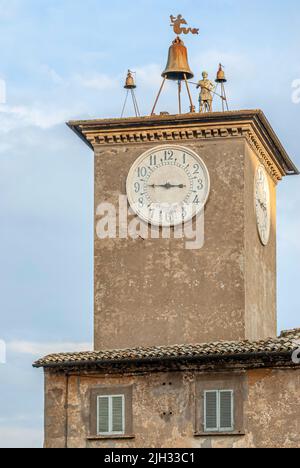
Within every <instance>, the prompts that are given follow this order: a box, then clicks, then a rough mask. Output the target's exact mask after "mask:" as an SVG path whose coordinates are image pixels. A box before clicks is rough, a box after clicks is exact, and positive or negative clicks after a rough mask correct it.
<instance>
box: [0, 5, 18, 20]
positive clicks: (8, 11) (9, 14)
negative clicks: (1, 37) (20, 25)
mask: <svg viewBox="0 0 300 468" xmlns="http://www.w3.org/2000/svg"><path fill="white" fill-rule="evenodd" d="M19 5H20V2H19V0H0V19H2V20H7V19H12V18H13V17H15V16H16V15H17V14H18V12H19Z"/></svg>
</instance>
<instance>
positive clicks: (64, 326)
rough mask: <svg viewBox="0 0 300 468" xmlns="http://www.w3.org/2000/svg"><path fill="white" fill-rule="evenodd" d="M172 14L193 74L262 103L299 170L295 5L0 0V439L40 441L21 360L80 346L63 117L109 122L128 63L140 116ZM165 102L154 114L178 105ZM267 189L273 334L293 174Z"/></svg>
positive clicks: (74, 228) (87, 268)
mask: <svg viewBox="0 0 300 468" xmlns="http://www.w3.org/2000/svg"><path fill="white" fill-rule="evenodd" d="M178 13H182V14H184V16H185V17H186V19H187V20H188V21H189V23H190V25H191V26H193V27H199V28H200V35H199V36H198V37H189V38H186V39H185V42H186V44H187V46H188V48H189V56H190V65H191V68H192V69H193V71H194V72H195V74H196V77H197V78H198V76H199V77H200V74H201V72H202V71H203V70H204V69H205V70H207V71H208V72H209V73H210V75H211V76H212V77H213V76H214V74H215V72H216V67H217V65H218V63H219V62H220V61H221V62H222V63H224V65H225V66H226V72H227V75H228V78H229V83H228V94H229V96H230V103H231V108H232V109H241V108H262V109H263V110H264V111H265V113H266V115H267V117H268V118H269V119H270V121H271V123H272V125H273V126H274V129H275V130H276V132H277V133H278V135H279V137H280V139H281V140H282V142H283V144H284V145H285V147H286V148H287V150H288V152H289V154H290V155H291V157H292V158H293V160H294V161H295V163H296V164H298V166H299V167H300V145H299V141H298V138H299V119H300V104H298V105H297V104H295V103H293V101H292V83H293V81H294V80H296V79H300V60H299V55H300V54H299V52H300V50H299V49H300V7H299V2H298V0H287V1H286V2H284V3H283V2H282V1H281V0H265V1H264V2H260V1H258V0H253V1H252V2H250V3H249V2H248V1H245V0H211V1H210V2H204V1H200V0H199V1H197V2H195V0H181V1H180V2H179V1H177V0H164V1H163V2H161V1H158V0H139V2H136V1H132V0H125V1H124V0H122V1H120V0H110V2H104V1H102V0H85V2H82V1H79V0H0V50H1V55H0V80H2V83H3V82H5V83H6V88H7V97H6V103H3V104H0V194H1V197H0V225H1V229H0V251H1V257H0V258H1V263H0V284H1V295H0V340H1V339H2V340H5V341H6V343H7V364H6V365H0V392H1V393H0V395H1V398H0V447H16V446H17V447H18V446H24V447H40V446H41V445H42V439H43V433H42V426H43V375H42V373H41V372H39V371H34V370H32V369H31V364H32V361H34V360H35V359H36V358H37V357H40V356H41V355H43V354H46V353H48V352H49V351H55V350H59V351H60V350H71V349H72V350H76V349H83V348H85V347H88V346H89V344H90V343H91V341H92V313H93V310H92V309H93V299H92V295H93V291H92V269H93V258H92V241H93V225H92V223H93V221H92V220H93V156H92V152H91V151H90V150H89V149H88V148H87V147H85V146H84V145H83V144H82V142H81V141H80V140H79V139H78V138H76V137H75V135H74V134H72V133H71V132H70V130H69V129H68V128H67V127H66V126H65V121H67V120H69V119H76V118H94V117H99V118H101V117H118V116H119V115H120V112H121V109H122V104H123V99H124V90H123V89H122V85H123V80H124V76H125V74H126V71H127V69H128V68H131V69H133V70H135V71H137V80H138V84H139V88H138V92H137V96H138V100H139V103H140V107H141V111H142V113H143V114H147V113H149V112H150V110H151V104H152V102H153V100H154V96H155V93H156V92H157V90H158V87H159V84H160V80H161V78H160V73H161V71H162V70H163V68H164V66H165V63H166V58H167V49H168V47H169V45H170V41H171V40H172V38H173V33H172V30H171V28H170V27H169V15H170V14H174V15H175V14H178ZM173 96H174V93H173V90H172V88H171V87H168V89H167V91H166V93H165V95H164V97H163V99H162V101H161V109H168V110H169V111H171V112H172V111H175V110H176V108H175V104H174V99H173ZM184 105H185V106H187V102H185V104H184ZM278 197H279V199H278V272H279V274H278V314H279V329H283V328H294V327H297V326H300V316H299V305H300V299H299V295H298V287H299V273H300V272H299V264H300V240H299V239H300V221H299V219H300V218H299V214H300V178H297V177H295V178H289V179H285V180H284V181H283V182H282V183H281V185H280V186H279V190H278Z"/></svg>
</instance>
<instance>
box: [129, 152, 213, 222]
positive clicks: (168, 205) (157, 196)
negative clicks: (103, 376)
mask: <svg viewBox="0 0 300 468" xmlns="http://www.w3.org/2000/svg"><path fill="white" fill-rule="evenodd" d="M209 191H210V178H209V173H208V170H207V168H206V166H205V164H204V162H203V161H202V159H201V158H200V157H199V156H198V155H197V154H196V153H195V152H194V151H192V150H190V149H187V148H184V147H181V146H160V147H156V148H153V149H152V150H149V151H147V152H146V153H144V154H143V155H142V156H140V158H138V159H137V161H136V162H135V163H134V165H133V166H132V168H131V169H130V172H129V175H128V178H127V196H128V200H129V203H130V206H131V208H132V209H133V211H134V212H135V213H136V214H137V215H138V216H139V217H140V218H141V219H142V220H144V221H145V222H147V223H151V224H153V225H155V226H176V225H179V224H182V223H184V222H187V221H190V220H191V219H192V218H193V217H194V216H196V215H197V214H198V213H199V212H200V211H201V210H202V209H203V207H204V205H205V203H206V201H207V199H208V195H209Z"/></svg>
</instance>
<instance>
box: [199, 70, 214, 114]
mask: <svg viewBox="0 0 300 468" xmlns="http://www.w3.org/2000/svg"><path fill="white" fill-rule="evenodd" d="M202 78H203V79H202V80H201V81H199V83H198V85H197V89H199V88H201V91H200V96H199V103H200V110H199V112H200V113H204V112H212V103H213V93H214V91H215V85H214V84H213V82H212V81H210V80H209V79H208V73H207V72H203V73H202Z"/></svg>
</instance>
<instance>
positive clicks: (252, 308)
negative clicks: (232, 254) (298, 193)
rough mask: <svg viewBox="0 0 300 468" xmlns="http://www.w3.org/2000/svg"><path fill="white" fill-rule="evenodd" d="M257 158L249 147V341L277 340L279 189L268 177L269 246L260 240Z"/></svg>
mask: <svg viewBox="0 0 300 468" xmlns="http://www.w3.org/2000/svg"><path fill="white" fill-rule="evenodd" d="M260 164H261V163H260V162H259V160H258V158H257V155H256V154H255V153H254V151H253V150H252V149H251V148H250V146H249V145H248V144H247V145H246V158H245V285H246V304H245V317H246V320H245V322H246V338H247V339H249V340H259V339H265V338H268V337H276V336H277V301H276V289H277V284H276V280H277V275H276V185H275V183H274V181H273V180H272V178H271V177H270V176H268V181H269V187H270V194H271V233H270V240H269V243H268V245H267V246H263V245H262V243H261V242H260V239H259V236H258V229H257V224H256V214H255V209H254V206H255V205H254V194H255V185H254V181H255V174H256V170H257V167H258V166H259V165H260Z"/></svg>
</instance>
